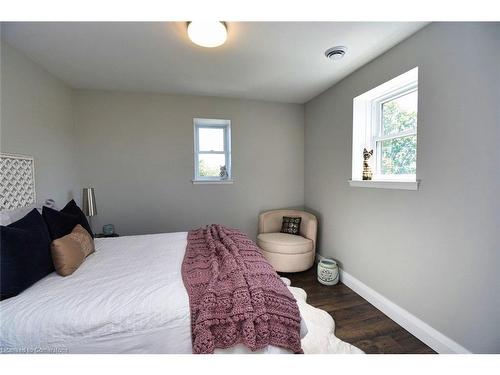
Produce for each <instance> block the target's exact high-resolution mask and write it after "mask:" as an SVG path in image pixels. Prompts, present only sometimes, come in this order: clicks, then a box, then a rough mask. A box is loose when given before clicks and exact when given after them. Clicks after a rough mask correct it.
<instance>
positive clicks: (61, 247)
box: [50, 224, 95, 276]
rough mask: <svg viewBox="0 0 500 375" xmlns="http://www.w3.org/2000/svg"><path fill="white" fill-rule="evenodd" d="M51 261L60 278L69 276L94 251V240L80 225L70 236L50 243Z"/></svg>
mask: <svg viewBox="0 0 500 375" xmlns="http://www.w3.org/2000/svg"><path fill="white" fill-rule="evenodd" d="M50 248H51V252H52V261H53V262H54V268H55V269H56V272H57V273H58V274H59V275H61V276H68V275H71V274H72V273H73V272H75V271H76V270H77V268H78V267H80V265H81V264H82V263H83V261H84V260H85V258H86V257H87V256H88V255H90V254H92V253H93V252H94V251H95V247H94V240H93V239H92V237H91V236H90V234H89V232H87V231H86V230H85V229H84V228H83V227H82V226H81V225H80V224H78V225H76V226H75V227H74V228H73V230H72V231H71V233H70V234H67V235H66V236H64V237H61V238H58V239H56V240H54V241H52V244H51V245H50Z"/></svg>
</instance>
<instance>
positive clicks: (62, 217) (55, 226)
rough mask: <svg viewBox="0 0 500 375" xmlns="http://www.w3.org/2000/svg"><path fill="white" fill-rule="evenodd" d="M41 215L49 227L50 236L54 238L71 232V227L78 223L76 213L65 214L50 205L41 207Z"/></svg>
mask: <svg viewBox="0 0 500 375" xmlns="http://www.w3.org/2000/svg"><path fill="white" fill-rule="evenodd" d="M42 215H43V218H44V220H45V222H46V223H47V227H48V228H49V233H50V238H51V239H52V240H56V239H58V238H61V237H64V236H65V235H67V234H69V233H71V231H72V230H73V228H74V227H75V226H76V225H78V224H79V223H80V220H79V218H78V216H77V215H71V214H67V213H64V212H62V210H61V211H57V210H54V209H52V208H50V207H45V206H44V207H43V209H42Z"/></svg>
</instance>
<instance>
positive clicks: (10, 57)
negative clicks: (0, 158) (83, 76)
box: [0, 42, 80, 204]
mask: <svg viewBox="0 0 500 375" xmlns="http://www.w3.org/2000/svg"><path fill="white" fill-rule="evenodd" d="M0 114H1V116H0V121H1V122H0V138H1V142H0V148H1V151H2V152H9V153H16V154H27V155H31V156H34V158H35V172H36V175H35V181H36V193H37V200H38V201H40V202H43V201H44V200H45V199H47V198H54V199H55V200H56V201H57V202H58V203H59V204H62V203H63V202H65V201H68V200H69V199H70V198H72V197H73V196H74V195H76V196H77V201H79V199H80V194H79V185H78V173H77V171H76V158H77V157H76V154H75V145H76V140H75V134H74V127H73V117H72V103H71V89H70V88H69V87H68V86H66V85H65V84H64V83H62V82H61V81H60V80H58V79H57V78H55V77H54V76H52V75H50V74H49V73H47V72H46V71H44V70H43V69H42V68H41V67H40V66H39V65H36V64H34V63H33V62H31V61H30V60H29V59H27V58H26V57H24V56H23V55H21V54H20V53H19V52H17V51H16V50H15V49H13V48H12V47H10V46H9V45H7V44H6V43H4V42H2V44H1V108H0Z"/></svg>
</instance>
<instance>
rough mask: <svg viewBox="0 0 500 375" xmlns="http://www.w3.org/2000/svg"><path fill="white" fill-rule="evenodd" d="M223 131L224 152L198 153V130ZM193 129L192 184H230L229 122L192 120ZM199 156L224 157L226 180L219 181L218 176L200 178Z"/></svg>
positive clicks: (202, 119)
mask: <svg viewBox="0 0 500 375" xmlns="http://www.w3.org/2000/svg"><path fill="white" fill-rule="evenodd" d="M214 128H215V129H223V131H224V150H223V151H213V150H211V151H200V143H199V141H200V139H199V130H200V129H214ZM193 129H194V158H193V160H194V177H193V180H192V182H193V183H198V184H199V183H211V184H214V183H232V182H233V180H232V168H231V120H225V119H208V118H193ZM200 154H202V155H210V154H212V155H213V154H216V155H224V160H225V162H226V167H227V173H228V178H227V179H221V178H220V177H219V176H200V175H199V164H200V163H199V161H200V158H199V157H200Z"/></svg>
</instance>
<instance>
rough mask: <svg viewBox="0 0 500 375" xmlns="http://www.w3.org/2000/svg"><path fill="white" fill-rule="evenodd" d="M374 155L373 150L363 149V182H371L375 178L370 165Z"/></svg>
mask: <svg viewBox="0 0 500 375" xmlns="http://www.w3.org/2000/svg"><path fill="white" fill-rule="evenodd" d="M372 155H373V150H370V151H368V150H367V149H366V148H364V149H363V180H367V181H370V180H371V179H372V177H373V172H372V169H371V168H370V166H369V165H368V159H370V157H371V156H372Z"/></svg>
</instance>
